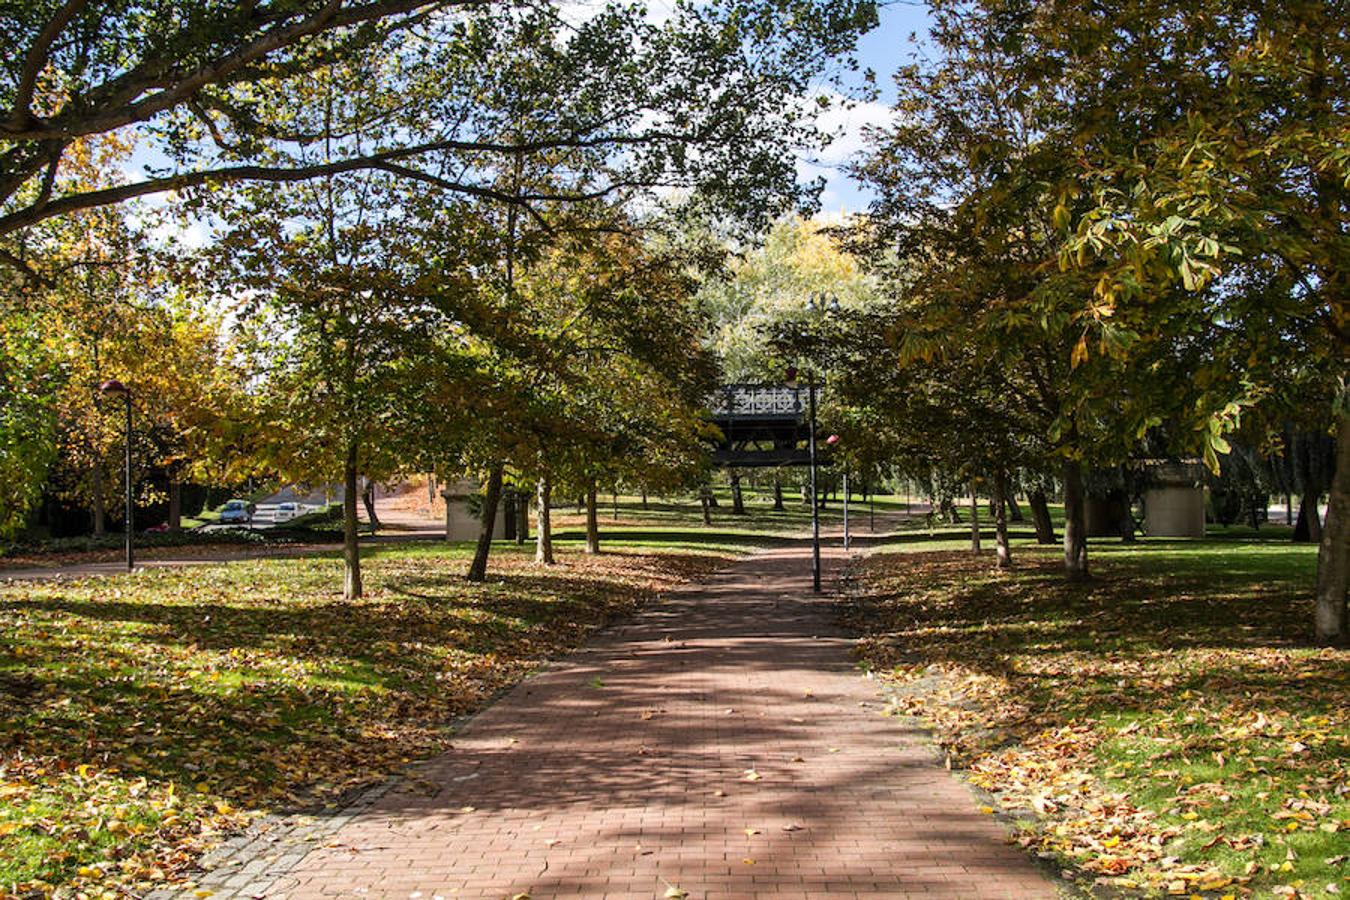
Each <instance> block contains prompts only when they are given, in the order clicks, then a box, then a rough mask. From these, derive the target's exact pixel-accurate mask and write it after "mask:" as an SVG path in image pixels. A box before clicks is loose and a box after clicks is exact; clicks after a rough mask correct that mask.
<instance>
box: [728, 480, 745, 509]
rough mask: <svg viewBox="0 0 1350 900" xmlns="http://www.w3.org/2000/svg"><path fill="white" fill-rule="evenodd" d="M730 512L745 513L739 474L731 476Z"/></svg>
mask: <svg viewBox="0 0 1350 900" xmlns="http://www.w3.org/2000/svg"><path fill="white" fill-rule="evenodd" d="M731 514H732V515H735V516H743V515H745V498H744V497H743V496H742V495H741V476H740V475H732V476H731Z"/></svg>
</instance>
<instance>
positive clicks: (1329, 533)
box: [1312, 412, 1350, 644]
mask: <svg viewBox="0 0 1350 900" xmlns="http://www.w3.org/2000/svg"><path fill="white" fill-rule="evenodd" d="M1312 513H1313V518H1316V516H1317V508H1316V507H1315V506H1314V507H1313V509H1312ZM1348 584H1350V412H1342V413H1341V415H1340V422H1339V424H1338V427H1337V434H1336V472H1335V475H1334V476H1333V477H1332V479H1331V496H1330V498H1329V500H1328V503H1327V521H1326V524H1325V525H1324V526H1323V528H1322V541H1321V543H1320V544H1319V545H1318V548H1317V605H1316V612H1315V620H1316V621H1315V624H1316V635H1317V640H1318V641H1320V642H1322V643H1327V644H1329V643H1333V642H1336V643H1344V642H1345V641H1346V640H1347V639H1348V638H1350V623H1347V621H1346V599H1345V598H1346V587H1347V585H1348Z"/></svg>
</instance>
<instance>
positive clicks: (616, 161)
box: [0, 0, 875, 596]
mask: <svg viewBox="0 0 1350 900" xmlns="http://www.w3.org/2000/svg"><path fill="white" fill-rule="evenodd" d="M163 13H164V14H162V15H161V14H147V13H146V11H145V10H143V9H141V8H128V7H124V6H119V5H116V4H114V5H108V4H86V3H84V2H80V0H64V2H45V3H41V2H40V3H34V4H24V5H23V6H22V7H21V8H20V9H19V10H18V11H17V12H16V13H15V14H14V15H13V16H12V17H11V18H12V20H13V21H12V22H10V24H11V25H12V26H13V27H7V29H6V35H5V37H4V38H3V40H4V42H5V49H6V53H5V58H6V59H7V60H9V61H10V62H7V64H6V66H5V68H4V70H3V72H2V73H0V261H2V262H3V263H4V264H5V266H6V268H5V269H4V275H3V288H4V295H3V302H4V309H3V312H4V328H5V338H6V340H5V345H4V354H5V356H4V358H3V361H4V363H5V365H4V366H3V368H2V369H0V378H3V380H4V384H5V386H6V387H7V388H8V387H10V386H12V385H13V386H17V385H22V386H23V389H22V390H17V389H16V390H13V391H11V390H6V391H5V393H4V395H3V397H0V426H3V427H4V429H5V432H4V434H3V437H4V439H3V440H0V468H2V469H3V470H4V472H5V473H6V474H8V473H11V472H12V473H14V475H15V476H16V477H15V480H14V482H13V484H7V485H6V488H5V490H6V491H9V492H12V497H7V498H6V499H7V501H10V500H12V505H11V504H10V503H9V502H7V504H6V522H5V525H6V527H8V528H11V529H12V528H13V527H15V526H16V525H17V524H18V523H20V522H21V521H22V520H23V516H24V511H25V509H26V507H27V506H28V505H29V504H30V503H31V501H32V500H33V498H34V497H35V496H36V495H37V492H38V490H39V489H40V488H42V487H43V486H44V485H45V487H46V488H47V489H50V487H51V484H52V483H53V482H52V479H53V477H54V475H55V474H56V472H57V470H58V469H60V468H62V467H69V468H72V469H75V470H79V471H80V472H87V473H88V478H85V476H84V475H81V476H80V477H81V478H84V480H85V481H91V482H95V483H94V484H91V485H90V486H89V488H88V489H89V491H90V492H91V497H93V498H94V501H95V503H97V502H98V501H97V498H99V497H102V496H103V495H104V494H106V493H107V492H108V490H109V485H108V484H107V483H106V482H107V481H108V480H109V479H107V478H106V474H107V468H108V467H107V466H106V465H99V464H98V461H99V460H100V459H101V460H106V459H107V458H109V457H110V456H111V454H112V451H113V450H114V444H115V442H116V441H117V440H118V439H119V438H118V437H117V430H116V429H115V427H113V426H112V422H111V421H110V420H109V419H108V417H107V415H106V411H102V412H101V411H100V410H99V409H98V408H97V405H96V400H95V399H94V394H93V386H94V385H95V384H96V383H97V381H98V380H99V379H101V378H106V377H118V378H120V379H122V380H123V381H126V382H127V383H129V384H130V386H131V387H132V389H133V392H134V394H135V396H136V397H137V402H138V404H139V405H140V407H141V409H140V417H139V418H140V419H141V421H143V422H147V423H154V428H153V429H142V431H145V432H148V431H152V430H155V429H159V428H160V425H161V424H164V425H165V428H164V429H163V430H165V432H166V437H165V438H164V441H163V444H164V446H163V447H157V448H156V449H155V451H154V452H142V453H139V454H138V456H139V457H140V458H143V459H147V460H153V461H154V462H155V463H156V464H157V465H160V466H167V465H170V464H172V465H174V466H177V467H178V469H176V470H175V471H176V472H177V473H178V474H177V475H176V477H181V478H183V479H187V478H189V477H192V476H193V475H194V473H195V472H197V471H201V472H203V473H205V472H206V471H207V470H209V473H210V476H211V478H212V479H228V478H230V477H239V476H242V475H244V474H248V473H260V474H264V475H266V476H267V477H271V478H276V479H282V480H294V481H303V482H310V483H314V482H326V481H340V482H342V483H344V484H345V487H346V490H345V504H346V509H345V511H344V519H345V530H346V541H345V543H346V548H347V550H346V558H347V577H346V593H347V595H348V596H357V595H359V594H360V593H361V589H362V586H361V574H360V565H359V557H358V554H357V545H356V504H357V493H358V491H357V489H356V486H357V483H358V480H359V478H360V477H362V476H364V477H366V478H374V479H379V480H383V479H387V478H391V477H394V476H395V475H397V474H398V473H400V472H403V471H409V470H411V471H419V472H428V471H430V472H436V473H438V474H441V475H443V476H449V475H451V474H454V473H461V472H466V471H467V472H472V473H475V474H479V475H482V476H484V477H485V481H486V484H487V494H488V496H487V497H486V498H485V499H486V500H487V501H488V502H487V503H485V509H486V510H487V511H488V515H487V519H488V521H486V522H485V523H484V524H485V532H486V533H490V529H491V524H492V523H491V521H490V519H491V515H492V511H495V509H496V503H495V500H496V495H497V493H498V492H499V491H500V490H501V488H502V485H503V483H504V482H508V481H510V482H513V483H515V484H516V485H517V486H518V487H525V486H531V487H534V488H536V489H537V492H538V495H539V498H540V513H541V519H543V524H544V527H543V528H541V529H540V540H541V547H540V553H541V556H542V557H544V558H545V559H547V558H548V557H549V556H550V554H551V551H550V549H549V547H548V544H547V539H548V528H547V509H548V498H549V495H550V492H551V490H552V486H553V485H555V484H565V485H568V487H569V489H572V488H574V487H577V486H579V487H580V488H581V489H582V490H587V489H589V493H591V494H592V495H593V494H594V486H595V485H596V484H597V483H604V482H612V481H614V480H616V479H620V478H624V479H630V480H632V481H634V482H640V483H643V484H648V485H650V486H651V487H652V488H657V487H660V486H661V485H662V484H663V482H676V481H680V480H682V479H687V478H688V477H690V472H691V469H692V468H694V467H696V466H697V464H698V463H697V460H698V458H699V454H697V453H695V452H693V449H694V446H693V444H694V441H695V440H696V439H697V438H698V435H699V431H700V429H701V428H702V427H703V426H702V424H701V419H700V418H699V416H698V415H697V404H698V402H699V401H700V400H701V398H702V397H703V396H704V394H705V393H706V391H707V389H708V387H709V384H710V379H711V377H712V367H711V366H710V364H709V360H708V356H707V354H706V352H705V351H704V350H703V349H702V348H701V347H700V345H699V342H698V340H697V338H698V333H699V331H700V329H701V327H702V321H703V320H702V318H701V317H700V315H699V314H698V309H697V307H696V306H695V305H694V303H693V302H692V296H693V292H694V283H693V281H692V280H691V278H692V273H693V272H694V271H695V269H691V266H694V264H695V263H696V262H697V255H696V254H695V255H691V254H690V252H689V251H687V250H686V249H685V245H684V244H682V243H681V242H679V241H671V240H664V239H662V238H661V237H660V234H661V233H662V231H663V228H662V226H663V224H665V223H671V224H679V223H678V222H676V220H677V219H680V218H684V219H694V218H699V217H705V218H706V217H707V216H708V215H709V212H710V211H713V210H715V211H716V217H717V219H718V220H719V227H721V228H728V227H732V226H733V223H736V225H737V226H739V225H748V226H751V227H754V226H755V225H756V224H757V223H760V222H763V221H767V220H769V219H771V218H773V217H775V216H776V215H778V214H779V213H780V212H781V211H782V210H784V209H786V208H790V207H791V206H792V205H793V204H794V203H796V202H798V201H799V200H801V199H803V196H804V195H803V194H802V193H801V192H800V191H799V190H798V189H797V188H796V187H795V186H794V179H793V177H792V173H793V154H794V149H795V148H796V147H798V146H801V145H802V144H803V143H811V142H816V141H818V139H819V135H818V134H817V132H816V130H815V127H814V124H813V122H812V119H811V117H810V116H809V115H808V114H807V108H806V107H805V106H804V105H803V104H802V103H800V102H798V98H799V97H801V96H802V95H804V94H805V93H807V92H808V91H809V88H810V86H811V84H812V81H813V79H815V78H816V76H817V75H818V74H819V73H820V72H821V70H822V68H823V67H824V66H825V64H826V62H827V61H828V60H829V59H830V58H831V57H833V56H834V55H836V54H837V53H839V52H841V51H844V50H846V49H847V48H848V47H849V46H850V45H851V43H852V41H853V38H854V36H855V35H856V33H857V32H858V31H859V30H861V29H863V28H865V27H867V26H868V25H869V24H870V23H871V22H872V21H873V20H874V15H875V14H874V10H873V8H872V5H871V4H870V3H866V2H854V0H808V2H801V0H792V2H786V0H721V2H715V3H706V4H705V3H700V4H697V5H695V4H681V5H677V6H676V8H675V9H674V11H673V13H672V15H670V16H669V17H667V18H665V19H663V20H661V21H655V20H653V19H650V18H649V17H648V16H647V15H646V12H645V10H644V9H643V8H641V7H636V6H610V7H604V8H602V9H599V10H596V11H592V12H590V13H587V14H586V15H584V16H582V17H580V18H579V17H578V16H577V15H576V11H575V10H570V9H563V8H561V7H558V6H555V5H553V4H550V3H537V2H530V3H519V4H504V5H500V4H498V5H490V6H484V5H482V4H476V3H463V2H455V0H439V2H437V0H433V2H407V0H345V2H344V0H325V2H305V0H302V2H298V3H297V2H285V3H269V2H263V3H255V4H248V5H246V6H243V7H241V6H239V5H237V4H232V3H224V2H219V0H197V2H192V3H187V4H181V3H179V4H174V5H173V9H172V10H168V9H167V8H166V10H164V11H163ZM7 22H9V20H7ZM751 42H753V46H754V51H753V52H750V50H749V47H750V45H751ZM133 160H134V161H136V162H139V163H141V168H142V169H144V170H145V175H144V177H142V176H140V175H133V174H130V173H131V172H133V171H134V170H135V168H136V167H135V166H133V165H132V161H133ZM165 192H173V194H172V196H171V197H169V198H168V199H169V201H170V202H168V203H160V202H157V203H156V204H153V205H151V206H146V205H143V204H142V205H131V204H129V203H128V201H133V200H135V198H138V197H145V196H148V195H159V194H163V193H165ZM634 210H641V212H640V213H639V212H634ZM174 222H176V223H177V227H178V228H180V229H186V228H195V229H199V230H200V229H206V230H209V231H210V232H211V236H210V240H209V241H208V243H207V246H205V247H204V248H202V249H201V250H199V251H193V252H185V251H184V249H183V248H182V247H181V246H174V245H173V243H172V241H170V243H169V245H167V246H166V245H165V244H164V241H163V240H162V238H163V236H164V235H165V234H166V233H167V234H172V232H173V231H174V227H173V224H172V223H174ZM166 223H168V224H166ZM683 230H684V231H687V230H688V229H687V228H684V229H683ZM679 231H681V228H675V229H673V230H672V233H678V232H679ZM156 235H158V236H159V237H160V238H161V240H159V241H158V242H156V241H155V240H154V239H153V238H154V237H155V236H156ZM164 251H172V252H164ZM67 302H68V308H69V311H70V318H69V321H70V323H71V324H70V327H66V326H65V325H63V324H60V323H61V322H64V321H65V320H58V319H55V318H52V317H50V316H47V315H46V314H45V313H44V310H46V309H47V308H48V307H50V306H52V305H53V304H62V303H67ZM152 326H153V328H156V329H158V330H157V331H154V335H155V337H154V338H153V339H151V331H152V330H153V329H152ZM77 358H78V361H79V365H78V366H77V365H75V363H74V361H75V360H76V359H77ZM169 379H175V380H176V381H178V382H181V383H182V384H181V386H182V387H183V388H184V389H183V390H170V389H169V388H168V387H167V386H166V384H165V382H167V381H168V380H169ZM188 387H190V388H191V390H187V388H188ZM194 391H195V393H194ZM81 405H83V406H85V407H88V410H89V414H88V415H82V413H81V411H80V407H81ZM84 420H87V427H83V428H73V427H69V423H75V422H82V421H84ZM68 433H69V434H71V435H73V437H71V438H70V439H69V440H68V439H67V438H66V435H67V434H68ZM141 439H142V437H141V435H140V432H138V436H137V440H141ZM86 446H87V454H86V455H87V457H88V462H87V463H81V462H79V459H80V453H81V452H83V449H82V448H86ZM54 467H55V468H54ZM99 482H102V483H99ZM95 508H96V509H97V508H98V507H97V506H95ZM488 546H489V545H488V543H487V542H486V541H485V542H481V544H480V553H479V555H478V557H477V558H476V559H475V561H474V564H473V567H472V569H471V576H472V577H482V574H483V572H484V569H485V566H486V551H487V547H488Z"/></svg>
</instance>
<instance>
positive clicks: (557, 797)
mask: <svg viewBox="0 0 1350 900" xmlns="http://www.w3.org/2000/svg"><path fill="white" fill-rule="evenodd" d="M807 561H808V557H807V555H806V552H805V550H804V549H803V548H801V547H792V548H790V549H785V550H775V551H770V552H765V553H761V554H759V555H756V556H754V557H751V558H749V559H747V560H745V561H742V562H740V563H737V564H736V565H734V566H732V567H731V568H729V569H728V570H726V571H724V572H723V573H722V574H720V575H719V576H718V577H716V578H715V579H714V580H713V581H712V582H711V583H710V584H708V585H705V586H702V587H700V588H698V589H696V590H693V589H691V590H688V591H684V592H681V593H677V594H675V595H673V596H672V597H670V598H669V599H668V600H667V601H666V602H664V603H662V604H660V605H658V606H655V607H653V608H651V609H650V610H649V611H648V612H647V613H645V614H644V615H642V616H641V617H640V618H638V619H637V620H635V621H633V622H632V623H630V624H628V625H626V626H624V627H622V628H619V629H615V630H613V631H611V632H608V633H607V634H606V635H605V636H604V637H603V638H602V639H601V640H599V641H597V642H595V643H593V644H592V645H590V646H589V647H588V648H587V649H586V650H584V651H582V652H581V653H578V654H576V655H575V656H573V657H570V658H569V659H567V660H566V661H564V662H563V663H562V664H560V665H557V666H554V667H551V668H550V669H548V670H547V671H545V672H544V673H542V674H540V675H539V676H537V677H535V678H532V679H529V680H527V681H526V682H524V683H523V684H521V685H520V686H518V687H517V688H516V689H515V690H514V691H512V692H511V693H510V694H508V695H507V696H506V697H505V698H504V699H503V700H502V701H501V702H499V703H497V704H496V705H495V706H493V707H492V708H490V709H489V710H487V711H486V712H484V713H482V714H481V715H479V716H478V717H476V718H475V719H473V720H472V721H471V722H470V723H469V724H468V725H467V726H466V727H465V729H464V730H463V732H462V733H461V734H460V736H459V737H457V739H456V740H455V747H454V749H453V750H452V751H450V752H448V753H446V754H445V755H444V756H441V757H439V758H437V759H434V760H432V761H430V762H428V763H426V764H425V765H423V766H421V767H419V768H418V770H417V773H416V775H415V776H414V777H412V778H411V779H410V780H409V781H407V782H406V783H405V784H404V785H403V787H402V788H401V789H395V790H390V791H387V792H385V793H384V794H383V795H382V796H379V797H378V798H377V799H375V800H374V801H373V802H372V803H370V804H369V805H368V807H367V808H365V809H364V810H362V811H360V812H359V813H357V814H355V815H354V816H351V817H350V819H349V820H347V821H345V822H344V823H343V824H341V826H340V827H338V828H337V829H336V830H335V831H332V833H331V834H329V835H327V837H326V839H325V840H323V841H322V842H321V844H320V845H319V846H317V847H316V848H315V849H312V850H310V851H309V852H308V854H307V855H305V856H304V857H303V858H301V859H300V860H299V862H298V863H296V864H295V865H293V866H292V867H291V868H290V869H289V872H288V873H287V874H285V875H284V876H282V877H280V878H278V879H276V880H275V881H273V882H272V883H271V884H270V886H267V887H265V889H263V890H259V887H260V886H259V885H258V883H257V882H256V881H254V882H253V883H252V884H251V885H250V889H249V894H250V895H255V896H256V895H263V894H265V895H266V896H271V897H282V896H284V897H288V898H302V897H331V896H348V897H353V896H358V897H360V896H364V897H396V898H420V900H436V898H444V900H449V898H452V897H494V898H500V897H512V896H514V895H518V894H528V895H529V896H530V897H531V898H534V900H539V898H544V897H664V896H666V895H667V892H668V890H669V889H670V888H671V887H675V888H678V889H679V890H683V891H687V892H688V893H689V896H690V897H705V896H707V897H714V896H715V897H733V898H740V897H774V898H780V900H789V898H802V897H824V896H829V897H855V896H856V897H864V896H868V897H892V898H893V897H906V896H911V895H913V896H923V897H933V896H946V897H962V898H965V897H1054V896H1055V888H1054V886H1053V884H1052V882H1051V881H1050V880H1048V879H1047V878H1046V877H1045V876H1044V875H1042V874H1041V873H1040V872H1039V870H1037V869H1036V868H1035V867H1034V866H1033V865H1032V864H1031V863H1030V862H1029V861H1028V860H1027V859H1026V858H1025V857H1024V856H1023V855H1022V853H1021V852H1020V851H1018V850H1016V849H1015V848H1013V847H1010V846H1009V845H1008V844H1006V843H1005V840H1004V834H1003V830H1002V829H1001V827H1000V826H999V824H998V823H997V822H996V821H995V820H994V819H993V818H992V817H990V816H987V815H982V814H980V813H979V811H978V809H977V807H976V804H975V801H974V799H973V797H972V796H971V794H970V793H969V792H968V791H967V790H966V789H965V788H964V787H963V786H961V785H960V784H959V783H958V782H956V781H955V780H954V779H953V778H952V777H951V775H950V774H949V773H947V772H946V771H945V770H944V769H943V768H941V767H940V766H938V765H936V764H935V763H934V761H933V759H932V754H931V751H930V750H928V749H926V748H925V747H924V746H923V745H922V744H921V742H920V740H919V737H918V736H917V735H915V734H914V733H912V732H910V731H907V730H906V728H905V727H904V726H903V725H902V724H901V723H900V721H899V720H896V719H894V718H887V717H885V716H883V715H881V714H880V713H881V711H882V702H881V700H880V698H879V696H878V693H877V691H876V689H875V686H874V684H873V683H872V682H870V681H868V680H867V679H866V678H863V677H860V676H859V673H858V672H857V670H856V669H855V668H854V667H853V664H852V660H851V657H850V654H849V641H848V640H847V639H846V638H845V637H844V636H843V635H842V634H840V633H839V632H838V631H837V630H836V628H835V627H834V626H833V625H832V617H831V612H830V610H829V608H828V606H827V604H826V603H824V602H819V601H812V600H811V598H810V596H809V594H806V593H804V592H803V590H802V588H803V587H804V584H803V582H804V581H806V580H807V578H809V568H808V562H807ZM245 880H247V879H245ZM672 895H673V894H672ZM218 896H219V895H218Z"/></svg>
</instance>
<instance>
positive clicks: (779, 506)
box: [773, 478, 783, 512]
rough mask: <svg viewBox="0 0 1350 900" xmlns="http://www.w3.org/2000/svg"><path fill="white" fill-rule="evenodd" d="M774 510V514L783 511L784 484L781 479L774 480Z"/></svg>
mask: <svg viewBox="0 0 1350 900" xmlns="http://www.w3.org/2000/svg"><path fill="white" fill-rule="evenodd" d="M773 509H774V512H782V511H783V482H782V480H781V479H779V478H775V479H774V480H773Z"/></svg>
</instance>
